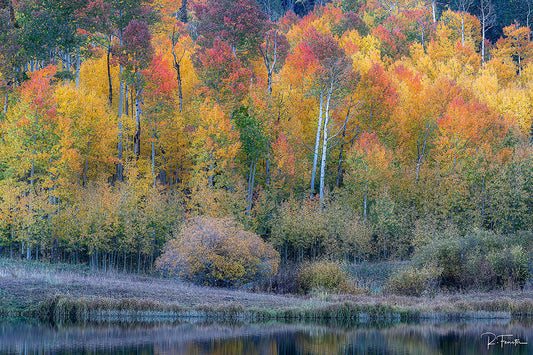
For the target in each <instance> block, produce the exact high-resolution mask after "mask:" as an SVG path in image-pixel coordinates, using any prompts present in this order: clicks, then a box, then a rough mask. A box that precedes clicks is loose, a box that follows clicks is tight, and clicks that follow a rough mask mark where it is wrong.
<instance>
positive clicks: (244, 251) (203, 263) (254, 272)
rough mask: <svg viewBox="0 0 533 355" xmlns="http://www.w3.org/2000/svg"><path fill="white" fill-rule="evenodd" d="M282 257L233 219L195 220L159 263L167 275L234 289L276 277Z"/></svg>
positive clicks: (190, 222) (188, 225) (165, 250)
mask: <svg viewBox="0 0 533 355" xmlns="http://www.w3.org/2000/svg"><path fill="white" fill-rule="evenodd" d="M278 264H279V254H278V252H277V251H276V250H274V248H272V246H270V245H269V244H267V243H265V242H264V241H263V240H262V239H261V238H260V237H259V236H257V235H256V234H254V233H251V232H248V231H245V230H244V229H243V226H242V225H241V224H239V223H237V222H236V221H235V220H233V219H232V218H213V217H196V218H193V219H190V220H188V221H187V222H186V223H185V224H184V227H183V228H182V230H181V232H180V234H179V236H178V238H176V239H173V240H170V241H169V242H168V243H167V244H166V245H165V248H164V252H163V254H162V255H161V256H160V257H159V258H158V260H157V267H158V268H159V269H160V270H161V271H163V272H165V273H168V274H174V275H178V276H180V277H182V278H184V279H186V280H189V281H192V282H194V283H198V284H204V285H210V286H235V285H242V284H245V283H248V282H252V281H257V280H260V279H264V278H267V277H270V276H272V275H274V274H275V273H276V272H277V269H278Z"/></svg>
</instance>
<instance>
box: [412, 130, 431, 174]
mask: <svg viewBox="0 0 533 355" xmlns="http://www.w3.org/2000/svg"><path fill="white" fill-rule="evenodd" d="M429 131H430V127H426V133H425V134H424V143H423V144H422V147H420V142H418V141H417V146H416V150H417V159H416V171H415V175H416V178H415V181H418V179H419V178H420V166H421V165H422V159H424V155H425V154H426V145H427V140H428V135H429Z"/></svg>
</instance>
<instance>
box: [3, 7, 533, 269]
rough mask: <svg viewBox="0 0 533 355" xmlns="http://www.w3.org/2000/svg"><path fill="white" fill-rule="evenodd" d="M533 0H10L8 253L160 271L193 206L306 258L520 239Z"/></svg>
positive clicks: (527, 180) (193, 216)
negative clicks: (473, 238) (481, 237)
mask: <svg viewBox="0 0 533 355" xmlns="http://www.w3.org/2000/svg"><path fill="white" fill-rule="evenodd" d="M505 3H507V4H508V6H505ZM502 4H503V5H502ZM530 6H533V3H530V1H529V0H523V1H520V0H513V1H507V2H505V1H498V0H455V1H442V2H436V1H423V0H367V1H364V0H334V1H333V2H322V1H320V2H319V1H315V2H312V0H303V1H296V2H294V1H292V2H291V1H281V0H269V1H267V0H261V1H260V2H259V3H258V2H256V1H255V0H182V1H180V0H146V1H141V0H75V1H63V0H0V93H1V94H2V101H3V105H2V106H3V107H2V109H1V110H0V111H1V112H0V257H10V258H24V259H27V260H44V261H51V262H69V263H86V264H89V265H91V266H92V267H96V268H101V269H115V270H119V271H122V270H124V271H128V272H152V271H153V270H154V267H155V265H156V259H157V258H158V257H159V256H160V255H161V253H162V251H163V250H164V246H165V243H167V242H168V241H170V240H172V239H173V238H175V237H177V236H178V235H179V233H180V231H182V230H184V228H185V229H187V228H191V227H190V225H191V223H197V222H198V221H203V222H201V223H202V225H207V226H211V227H212V228H213V229H214V230H216V229H217V228H219V225H220V223H222V222H216V221H225V222H224V223H228V222H227V221H234V222H235V223H237V224H238V225H239V226H242V228H243V230H242V231H240V232H238V233H237V234H236V235H244V236H248V233H252V234H255V235H258V236H259V237H260V239H261V240H262V241H265V242H266V243H268V245H270V246H272V247H273V248H274V249H275V250H276V251H277V253H279V258H280V260H282V261H293V262H300V261H305V260H315V259H322V258H330V259H335V260H344V261H346V262H360V261H362V260H367V261H388V260H408V259H411V258H412V257H413V255H414V254H415V253H417V251H419V250H422V249H423V248H424V247H425V246H427V245H429V244H431V243H432V242H434V241H435V240H442V239H443V238H455V239H454V240H457V239H460V238H466V236H468V235H471V234H472V233H478V234H479V233H492V234H493V235H497V236H510V235H522V236H523V234H520V233H525V232H524V231H532V230H533V218H532V217H531V212H532V208H533V169H532V167H533V166H532V164H533V156H532V154H533V147H532V144H531V138H532V135H533V133H532V132H533V126H532V117H533V100H532V99H533V60H532V59H533V42H532V39H531V30H530V28H529V25H530V24H529V14H530V12H529V11H530ZM222 218H225V219H222ZM228 218H229V219H228ZM191 221H192V222H191ZM213 221H214V222H213ZM217 223H219V224H218V225H217ZM231 223H233V222H231ZM222 224H223V223H222ZM191 233H192V232H191ZM239 233H240V234H239ZM492 234H491V235H492ZM530 240H531V238H529V239H528V240H527V241H525V242H520V243H521V244H520V243H519V244H520V246H516V247H515V248H514V249H512V250H510V251H509V253H511V254H510V255H514V256H516V255H518V254H520V255H522V256H523V255H529V254H528V253H530V250H528V249H527V248H528V245H530ZM262 241H255V242H254V243H260V242H262ZM231 243H232V245H233V246H234V247H236V248H238V247H239V243H240V239H239V238H234V239H232V240H231ZM254 245H259V244H254ZM517 245H518V244H517ZM253 248H254V247H252V249H253ZM517 248H518V249H519V250H518V249H517ZM193 249H194V248H193ZM517 250H518V251H517ZM513 253H515V254H516V253H518V254H516V255H515V254H513ZM271 257H272V258H274V256H272V255H271ZM276 257H277V256H276ZM528 260H529V259H528ZM491 265H492V264H491ZM494 265H496V264H494Z"/></svg>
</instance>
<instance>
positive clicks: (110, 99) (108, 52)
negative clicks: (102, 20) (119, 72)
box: [106, 45, 113, 108]
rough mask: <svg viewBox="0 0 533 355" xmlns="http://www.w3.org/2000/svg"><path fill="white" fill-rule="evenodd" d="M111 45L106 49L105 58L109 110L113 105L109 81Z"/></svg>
mask: <svg viewBox="0 0 533 355" xmlns="http://www.w3.org/2000/svg"><path fill="white" fill-rule="evenodd" d="M110 59H111V45H109V47H108V48H107V57H106V64H107V81H108V83H109V107H110V108H111V106H112V104H113V81H112V80H111V64H110Z"/></svg>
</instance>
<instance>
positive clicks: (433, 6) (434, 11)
mask: <svg viewBox="0 0 533 355" xmlns="http://www.w3.org/2000/svg"><path fill="white" fill-rule="evenodd" d="M431 14H432V15H433V24H436V23H437V1H435V0H433V1H432V2H431Z"/></svg>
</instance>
